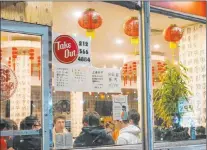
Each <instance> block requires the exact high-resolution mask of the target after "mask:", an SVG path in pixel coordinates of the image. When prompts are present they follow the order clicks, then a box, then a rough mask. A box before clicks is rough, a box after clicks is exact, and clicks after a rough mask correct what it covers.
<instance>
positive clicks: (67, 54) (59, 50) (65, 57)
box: [53, 35, 78, 64]
mask: <svg viewBox="0 0 207 150" xmlns="http://www.w3.org/2000/svg"><path fill="white" fill-rule="evenodd" d="M53 52H54V55H55V57H56V58H57V60H58V61H59V62H61V63H64V64H71V63H73V62H74V61H75V60H76V59H77V57H78V45H77V44H76V41H75V40H74V39H73V38H72V37H70V36H68V35H60V36H58V37H57V38H56V39H55V41H54V43H53Z"/></svg>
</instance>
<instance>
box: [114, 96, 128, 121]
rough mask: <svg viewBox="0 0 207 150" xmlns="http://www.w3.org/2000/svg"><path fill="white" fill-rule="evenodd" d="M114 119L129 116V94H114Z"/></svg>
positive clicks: (123, 118) (124, 118) (122, 118)
mask: <svg viewBox="0 0 207 150" xmlns="http://www.w3.org/2000/svg"><path fill="white" fill-rule="evenodd" d="M112 100H113V120H126V119H127V117H128V100H127V95H112Z"/></svg>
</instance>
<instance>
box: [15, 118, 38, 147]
mask: <svg viewBox="0 0 207 150" xmlns="http://www.w3.org/2000/svg"><path fill="white" fill-rule="evenodd" d="M20 129H21V130H41V124H40V121H39V120H38V118H37V117H36V116H28V117H26V118H25V119H23V120H22V121H21V122H20ZM41 141H42V140H41V136H40V135H23V136H16V137H14V149H15V150H31V149H32V150H41Z"/></svg>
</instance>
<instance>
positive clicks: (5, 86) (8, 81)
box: [0, 64, 18, 101]
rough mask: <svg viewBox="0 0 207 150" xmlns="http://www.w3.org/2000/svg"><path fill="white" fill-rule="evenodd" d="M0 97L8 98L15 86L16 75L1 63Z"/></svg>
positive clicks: (13, 91)
mask: <svg viewBox="0 0 207 150" xmlns="http://www.w3.org/2000/svg"><path fill="white" fill-rule="evenodd" d="M0 82H1V98H0V101H4V100H8V99H10V97H11V96H12V95H13V94H14V93H15V91H16V88H17V84H18V82H17V77H16V75H15V73H14V72H13V71H12V70H11V69H10V68H9V67H8V66H6V65H4V64H1V68H0Z"/></svg>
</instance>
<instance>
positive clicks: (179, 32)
mask: <svg viewBox="0 0 207 150" xmlns="http://www.w3.org/2000/svg"><path fill="white" fill-rule="evenodd" d="M161 20H162V24H160V21H161ZM151 27H152V29H151V51H152V54H153V52H154V53H155V52H156V53H160V54H162V55H163V57H164V59H162V60H161V59H160V60H157V61H155V60H153V57H152V80H153V104H154V133H155V140H156V141H180V140H189V139H192V140H195V139H203V138H206V135H205V127H206V69H205V68H206V42H205V41H206V33H205V31H206V26H205V25H204V24H201V23H196V22H192V21H188V20H183V19H179V18H173V17H169V16H165V15H160V14H155V13H151Z"/></svg>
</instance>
